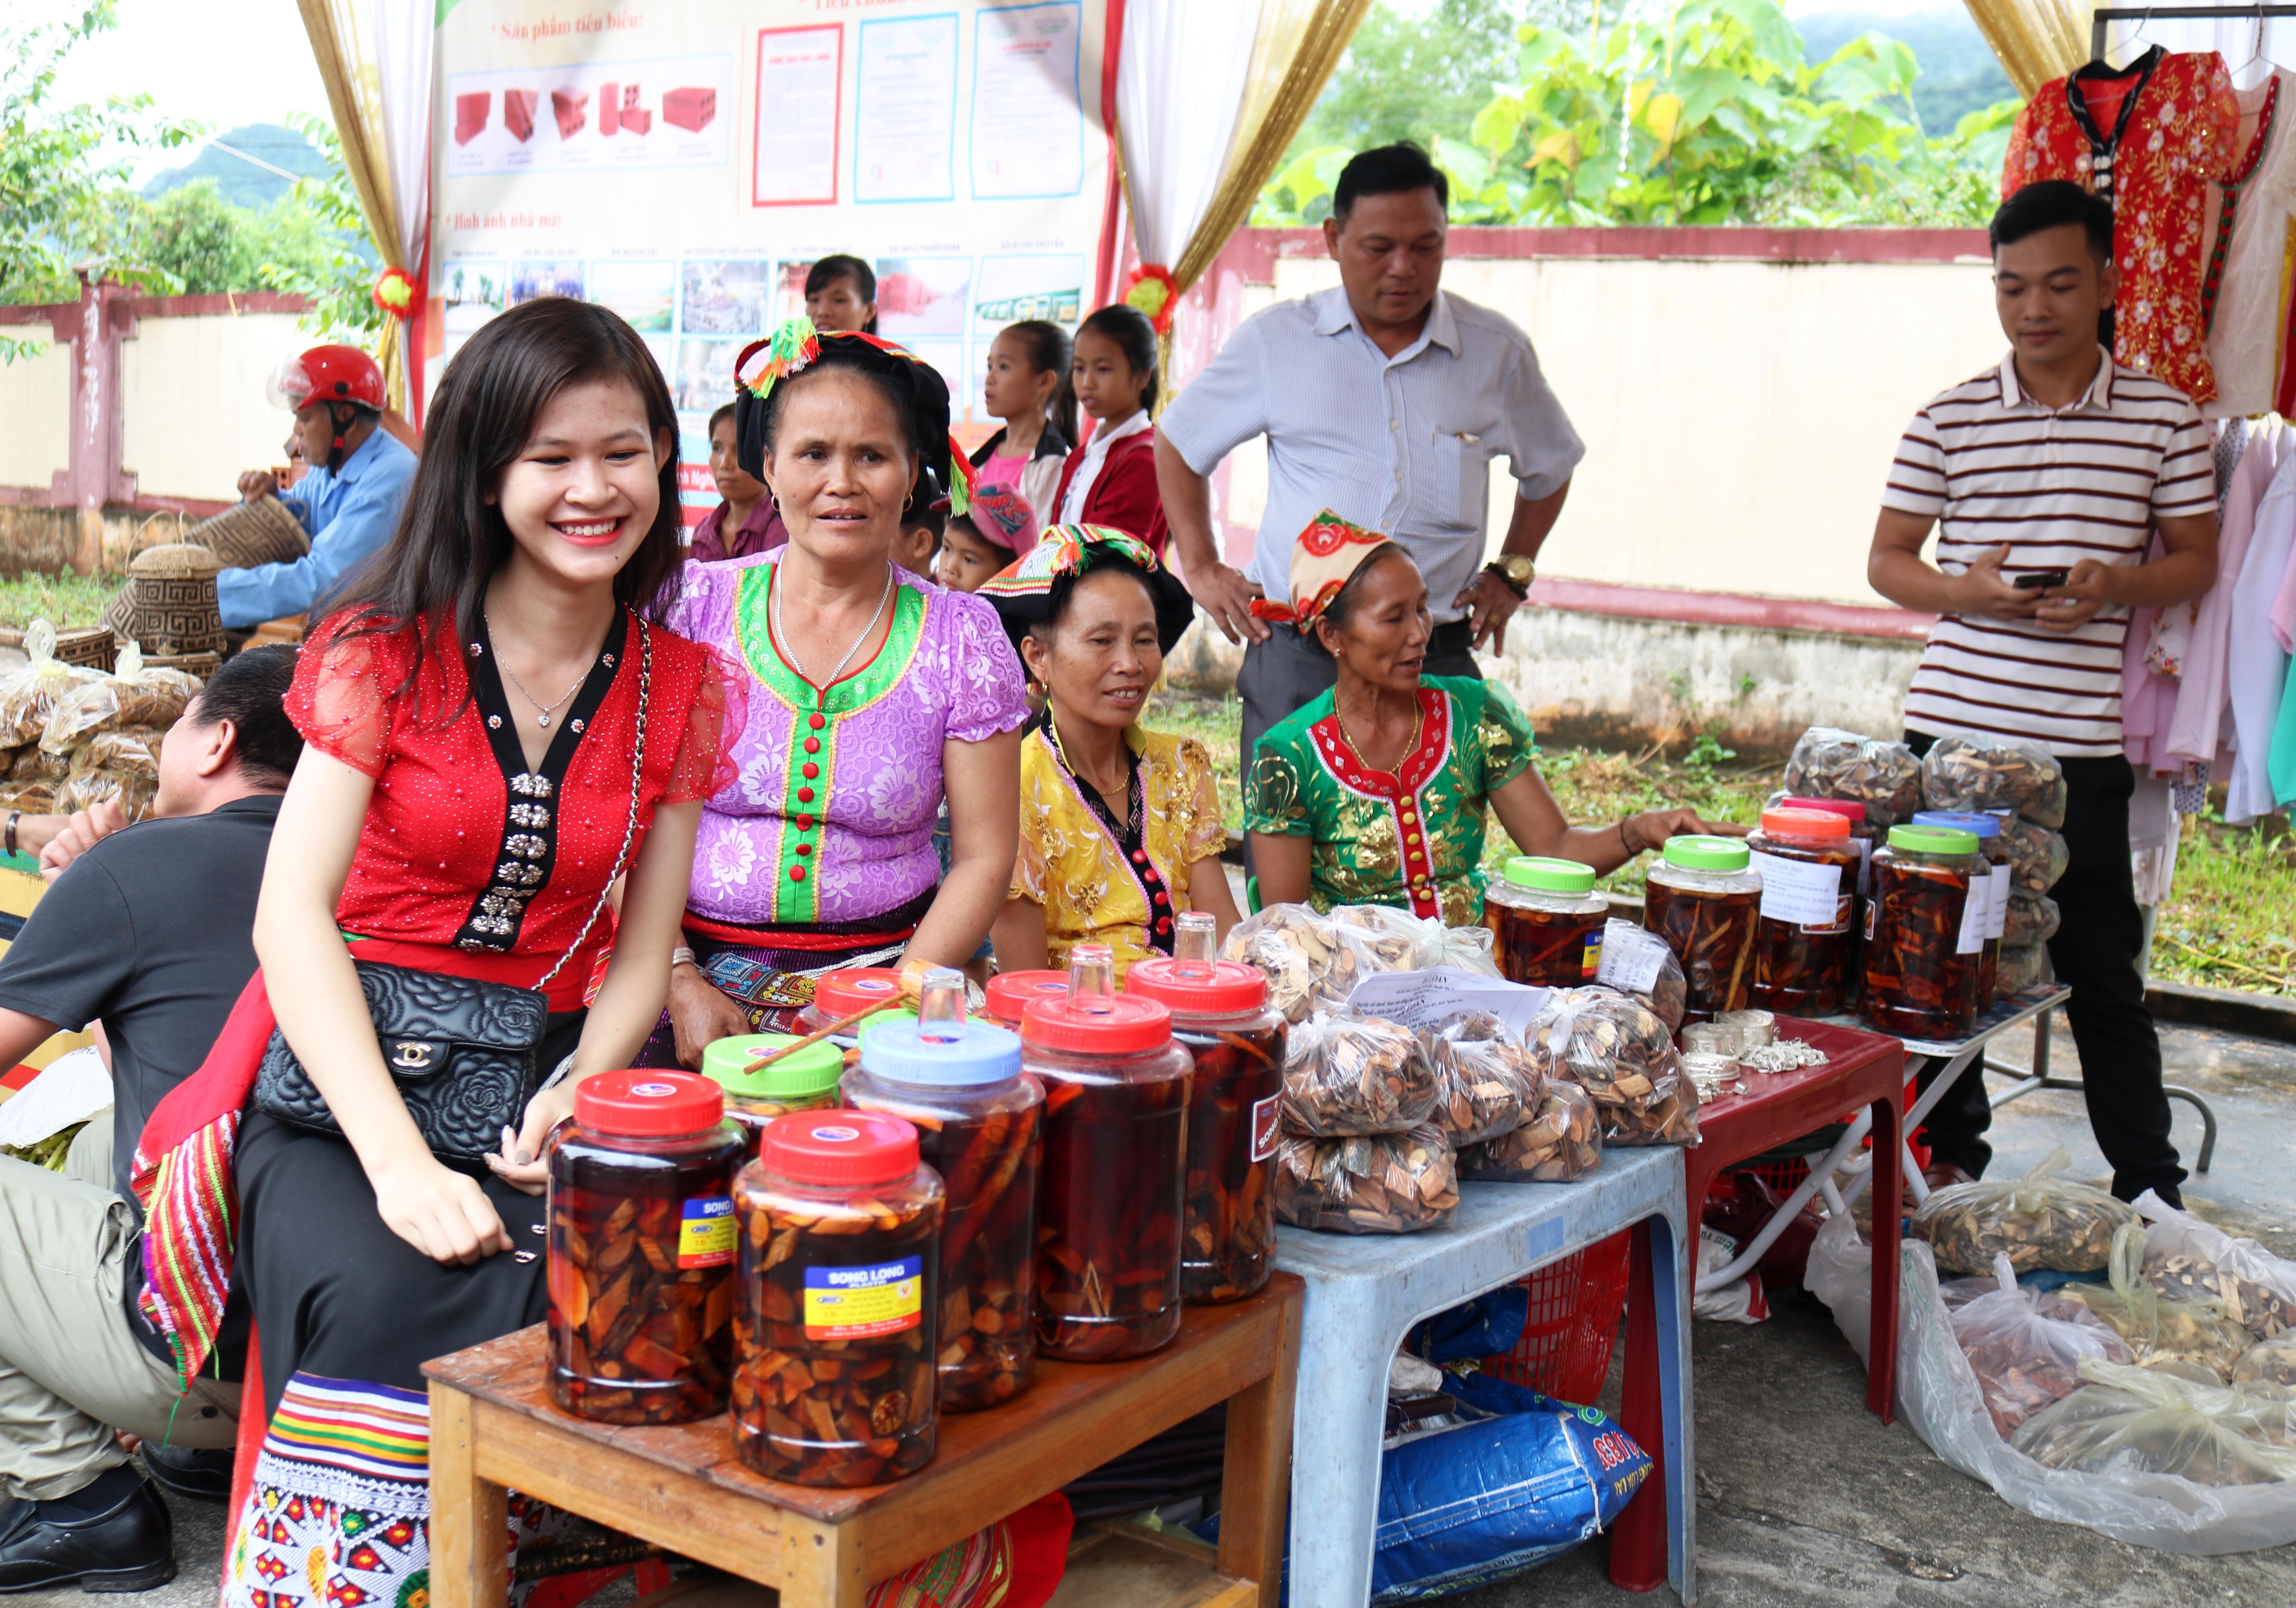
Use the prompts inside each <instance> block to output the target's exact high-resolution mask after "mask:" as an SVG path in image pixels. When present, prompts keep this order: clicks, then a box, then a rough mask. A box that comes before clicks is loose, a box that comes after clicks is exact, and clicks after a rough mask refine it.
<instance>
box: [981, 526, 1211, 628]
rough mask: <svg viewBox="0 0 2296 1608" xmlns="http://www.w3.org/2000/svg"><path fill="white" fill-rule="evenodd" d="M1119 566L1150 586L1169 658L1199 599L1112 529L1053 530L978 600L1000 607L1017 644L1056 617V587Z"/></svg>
mask: <svg viewBox="0 0 2296 1608" xmlns="http://www.w3.org/2000/svg"><path fill="white" fill-rule="evenodd" d="M1111 564H1114V565H1118V566H1119V567H1121V568H1124V569H1128V570H1136V571H1137V572H1138V573H1139V575H1140V576H1141V578H1143V579H1144V580H1145V581H1146V582H1147V583H1148V595H1149V596H1151V597H1152V598H1153V599H1154V600H1155V603H1156V644H1157V646H1158V647H1160V649H1162V650H1163V651H1164V652H1167V653H1169V652H1171V651H1172V644H1174V643H1176V642H1177V641H1179V640H1180V633H1181V632H1183V631H1185V630H1186V629H1187V628H1188V622H1189V621H1190V620H1191V619H1194V618H1195V615H1196V604H1195V600H1194V599H1193V598H1191V597H1190V596H1189V595H1188V589H1187V588H1186V587H1184V586H1182V585H1181V584H1180V581H1179V578H1178V577H1177V576H1175V575H1174V574H1173V573H1172V572H1171V571H1170V570H1167V569H1166V568H1164V566H1163V565H1162V564H1160V563H1159V562H1157V559H1156V554H1155V552H1154V550H1153V549H1152V548H1151V547H1150V546H1148V544H1147V543H1145V542H1144V541H1142V540H1141V539H1140V538H1139V537H1136V536H1133V535H1130V534H1129V533H1128V532H1126V531H1122V530H1118V529H1114V528H1112V527H1111V526H1107V525H1054V527H1053V528H1052V529H1049V530H1047V531H1046V532H1045V534H1044V537H1043V539H1042V540H1040V541H1038V542H1037V545H1036V546H1033V547H1031V548H1029V551H1028V552H1026V553H1024V554H1021V556H1020V558H1019V559H1017V560H1015V561H1014V562H1013V563H1012V564H1011V565H1009V566H1008V567H1006V568H1005V570H1002V571H1000V572H999V573H997V574H996V575H994V576H992V577H990V578H988V580H987V581H985V582H983V583H982V584H981V587H980V591H979V592H978V593H976V594H975V595H976V596H980V597H985V598H987V599H988V601H989V602H990V603H994V604H996V613H997V615H998V617H999V618H1000V619H1003V620H1004V622H1005V634H1006V635H1007V636H1011V637H1012V638H1013V642H1014V643H1015V644H1017V643H1019V641H1020V640H1021V637H1022V636H1026V635H1027V634H1028V630H1029V627H1030V626H1032V625H1035V624H1036V623H1037V621H1039V620H1045V619H1051V618H1052V617H1053V601H1054V599H1053V592H1054V587H1057V586H1059V585H1060V583H1061V582H1062V581H1063V580H1071V581H1072V580H1073V579H1074V578H1076V577H1078V576H1080V575H1083V574H1085V573H1087V571H1089V570H1098V569H1103V568H1105V567H1106V566H1108V565H1111Z"/></svg>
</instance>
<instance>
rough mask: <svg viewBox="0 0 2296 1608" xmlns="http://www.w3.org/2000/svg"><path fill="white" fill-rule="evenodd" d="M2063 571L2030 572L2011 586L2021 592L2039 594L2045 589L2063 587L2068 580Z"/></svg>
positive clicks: (2014, 581)
mask: <svg viewBox="0 0 2296 1608" xmlns="http://www.w3.org/2000/svg"><path fill="white" fill-rule="evenodd" d="M2068 573H2069V572H2068V571H2066V570H2026V571H2025V573H2024V574H2022V575H2021V576H2019V577H2018V578H2016V579H2015V580H2013V581H2011V582H2010V583H2009V584H2010V585H2011V586H2013V587H2016V588H2017V589H2018V590H2019V591H2021V592H2038V591H2039V590H2041V588H2043V587H2062V586H2063V585H2064V584H2065V581H2066V579H2067V578H2068Z"/></svg>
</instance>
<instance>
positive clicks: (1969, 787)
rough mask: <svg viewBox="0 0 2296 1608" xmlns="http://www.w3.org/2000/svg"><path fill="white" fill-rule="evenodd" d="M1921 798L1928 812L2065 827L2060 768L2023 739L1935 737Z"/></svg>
mask: <svg viewBox="0 0 2296 1608" xmlns="http://www.w3.org/2000/svg"><path fill="white" fill-rule="evenodd" d="M1788 785H1789V786H1791V785H1792V782H1791V780H1789V782H1788ZM1922 798H1923V801H1925V802H1926V803H1927V804H1928V805H1929V807H1930V808H1931V809H1957V810H1963V811H1969V810H1984V809H2013V810H2015V811H2016V812H2017V813H2018V814H2019V815H2021V816H2024V817H2025V819H2027V820H2029V821H2030V822H2032V823H2033V824H2034V825H2037V826H2046V827H2047V828H2048V829H2049V830H2050V831H2051V832H2055V831H2057V830H2059V829H2060V828H2062V826H2063V825H2064V824H2065V801H2066V800H2065V772H2064V767H2062V766H2061V765H2059V764H2058V763H2057V762H2056V760H2055V759H2054V758H2053V757H2052V756H2051V755H2050V753H2049V751H2048V750H2047V749H2046V748H2043V747H2042V746H2041V745H2040V744H2039V743H2038V742H2030V741H2028V740H2026V739H2023V738H2010V737H1958V736H1956V737H1939V739H1938V740H1937V741H1936V742H1934V743H1932V744H1931V746H1930V751H1929V752H1928V753H1927V754H1925V755H1923V758H1922Z"/></svg>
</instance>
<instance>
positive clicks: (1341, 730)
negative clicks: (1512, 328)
mask: <svg viewBox="0 0 2296 1608" xmlns="http://www.w3.org/2000/svg"><path fill="white" fill-rule="evenodd" d="M1263 611H1264V612H1266V613H1269V614H1273V615H1275V617H1277V618H1282V619H1291V620H1292V621H1294V622H1295V623H1297V624H1298V625H1299V626H1300V629H1302V630H1312V631H1314V632H1315V634H1316V640H1317V641H1319V642H1321V643H1322V644H1324V647H1325V648H1326V649H1328V650H1329V651H1330V652H1331V654H1332V657H1333V660H1335V661H1336V662H1337V664H1338V666H1339V684H1338V685H1336V686H1334V687H1333V689H1332V690H1331V691H1330V692H1328V693H1324V694H1323V695H1322V696H1320V697H1318V698H1316V699H1315V700H1314V701H1312V702H1310V703H1308V705H1307V706H1306V707H1305V708H1302V709H1300V710H1296V711H1295V712H1293V714H1292V716H1291V717H1290V718H1287V719H1285V720H1283V722H1281V723H1280V724H1278V725H1277V726H1275V727H1274V728H1273V729H1271V730H1270V731H1269V732H1268V733H1267V735H1266V736H1264V737H1262V738H1260V740H1259V745H1258V747H1257V748H1256V749H1255V750H1254V751H1253V758H1252V765H1251V773H1250V775H1249V778H1248V779H1247V782H1246V784H1245V787H1244V800H1245V808H1244V825H1245V826H1246V827H1247V828H1248V829H1249V830H1250V831H1251V853H1252V864H1253V866H1254V868H1255V870H1256V871H1257V873H1258V874H1259V898H1260V902H1261V903H1262V904H1263V905H1272V904H1278V903H1307V904H1311V905H1313V906H1314V907H1316V909H1318V910H1327V909H1329V908H1330V907H1333V905H1398V906H1401V907H1405V908H1407V909H1409V910H1410V911H1411V912H1412V913H1413V914H1414V915H1422V916H1432V917H1436V918H1439V919H1440V920H1441V921H1442V922H1443V923H1445V924H1446V925H1447V926H1466V925H1470V924H1472V923H1477V922H1480V921H1481V920H1482V915H1483V884H1484V876H1483V874H1482V871H1481V869H1480V864H1481V860H1482V857H1483V807H1484V805H1485V803H1486V802H1488V804H1489V806H1490V808H1492V809H1494V810H1496V811H1497V814H1498V817H1499V824H1500V825H1503V826H1505V828H1506V831H1507V835H1508V836H1509V837H1511V838H1513V840H1514V841H1515V844H1516V846H1517V847H1519V848H1520V849H1521V850H1522V851H1523V852H1524V853H1525V854H1535V855H1547V856H1553V857H1558V858H1562V859H1568V860H1578V861H1580V862H1581V863H1583V864H1585V865H1588V866H1594V867H1595V870H1597V871H1612V870H1615V869H1617V868H1618V867H1619V866H1622V865H1624V864H1626V862H1627V861H1628V860H1629V859H1632V858H1633V857H1635V856H1636V855H1637V854H1639V853H1641V852H1642V851H1643V850H1644V849H1656V848H1657V847H1659V846H1660V845H1661V844H1662V843H1664V842H1665V841H1666V840H1667V839H1668V838H1669V837H1671V836H1673V835H1674V834H1675V833H1685V832H1687V833H1712V832H1729V831H1731V830H1732V828H1731V827H1729V826H1728V825H1718V824H1715V823H1710V822H1708V821H1705V820H1702V819H1701V818H1700V817H1699V816H1698V815H1697V814H1696V813H1695V812H1693V811H1691V810H1687V809H1652V810H1644V811H1643V812H1641V813H1640V814H1637V815H1631V816H1627V817H1626V818H1625V819H1624V820H1622V821H1620V822H1618V823H1617V824H1616V825H1608V826H1593V827H1589V826H1573V825H1570V822H1569V821H1568V820H1566V819H1565V818H1564V817H1563V814H1562V807H1561V806H1560V805H1558V804H1557V803H1555V801H1554V794H1553V793H1552V792H1548V791H1547V786H1546V783H1545V782H1544V781H1542V780H1541V779H1540V777H1539V775H1538V766H1537V765H1536V763H1535V762H1534V761H1535V759H1536V756H1537V754H1538V743H1537V742H1536V741H1535V740H1534V739H1533V737H1532V735H1531V730H1530V723H1529V721H1528V720H1527V719H1525V718H1523V713H1522V711H1521V710H1520V709H1518V708H1516V707H1515V702H1514V700H1513V699H1512V698H1510V697H1509V696H1508V695H1507V693H1506V690H1505V688H1504V687H1501V686H1499V685H1497V684H1495V683H1492V682H1488V681H1480V680H1477V679H1475V678H1474V677H1464V676H1423V675H1421V674H1420V666H1421V664H1422V663H1423V660H1424V659H1425V657H1426V651H1427V639H1428V636H1429V635H1430V633H1431V631H1432V630H1433V628H1434V624H1433V620H1432V618H1431V616H1430V615H1429V613H1428V610H1427V583H1426V581H1425V580H1424V579H1423V578H1421V576H1420V573H1419V566H1418V565H1416V564H1415V563H1414V562H1412V561H1411V555H1410V554H1407V553H1406V552H1405V551H1404V550H1403V549H1402V548H1401V547H1399V546H1396V545H1395V544H1394V543H1393V542H1391V541H1390V540H1388V538H1387V537H1383V536H1381V535H1379V534H1378V533H1377V532H1375V531H1369V530H1365V529H1361V528H1359V527H1357V526H1354V525H1350V524H1349V523H1348V522H1347V521H1343V520H1341V519H1340V518H1339V517H1338V516H1337V515H1336V514H1333V513H1325V514H1324V515H1323V516H1322V517H1320V518H1319V519H1317V520H1316V522H1315V523H1314V524H1312V525H1310V526H1309V527H1308V529H1307V530H1306V531H1305V532H1303V533H1302V534H1301V536H1300V541H1299V544H1298V546H1296V547H1295V548H1294V550H1293V553H1292V606H1291V608H1289V609H1273V610H1263ZM1737 830H1739V831H1743V828H1738V829H1737Z"/></svg>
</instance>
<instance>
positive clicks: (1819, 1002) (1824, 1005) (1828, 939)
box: [1746, 809, 1859, 1016]
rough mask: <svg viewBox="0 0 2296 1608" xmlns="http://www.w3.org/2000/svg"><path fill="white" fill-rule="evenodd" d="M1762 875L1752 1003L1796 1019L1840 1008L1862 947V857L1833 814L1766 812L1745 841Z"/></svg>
mask: <svg viewBox="0 0 2296 1608" xmlns="http://www.w3.org/2000/svg"><path fill="white" fill-rule="evenodd" d="M1746 849H1747V853H1748V855H1749V857H1751V863H1752V866H1753V867H1754V869H1755V870H1756V871H1758V872H1759V873H1760V874H1761V878H1762V895H1761V903H1760V904H1759V906H1758V907H1757V918H1756V921H1755V923H1754V1004H1755V1005H1757V1006H1758V1007H1759V1008H1761V1009H1763V1010H1766V1011H1784V1012H1789V1013H1792V1014H1793V1015H1796V1016H1831V1015H1832V1014H1833V1013H1835V1012H1836V1011H1839V1010H1840V1009H1841V989H1842V980H1843V979H1844V978H1846V977H1847V976H1848V975H1849V964H1850V960H1851V957H1852V954H1853V952H1854V950H1855V948H1856V945H1857V930H1856V929H1855V928H1854V927H1853V926H1852V925H1851V924H1850V923H1851V922H1852V920H1853V918H1854V917H1855V915H1856V914H1857V867H1858V863H1859V856H1858V853H1857V849H1856V848H1854V847H1853V846H1852V845H1851V843H1850V841H1849V821H1848V820H1847V819H1845V818H1844V817H1843V816H1840V815H1837V814H1835V813H1834V812H1833V811H1831V810H1821V809H1766V810H1764V811H1763V812H1762V824H1761V826H1760V827H1759V829H1758V830H1757V831H1756V832H1755V833H1753V834H1752V835H1751V837H1749V838H1748V839H1747V840H1746Z"/></svg>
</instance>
